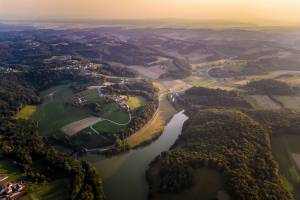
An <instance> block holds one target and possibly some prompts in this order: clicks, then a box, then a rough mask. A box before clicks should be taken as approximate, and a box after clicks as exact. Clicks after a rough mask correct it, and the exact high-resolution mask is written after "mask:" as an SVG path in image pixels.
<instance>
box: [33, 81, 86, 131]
mask: <svg viewBox="0 0 300 200" xmlns="http://www.w3.org/2000/svg"><path fill="white" fill-rule="evenodd" d="M41 95H42V97H43V99H44V102H43V103H42V104H40V105H38V106H37V110H36V112H35V113H34V114H33V116H32V118H33V119H35V120H36V121H38V125H39V129H40V131H41V133H42V134H45V135H51V134H53V133H56V132H59V131H60V129H61V128H62V127H63V126H65V125H67V124H69V123H72V122H75V121H78V120H81V119H84V118H86V117H90V116H91V112H90V111H89V110H87V109H84V108H81V107H75V106H73V105H72V104H71V102H72V97H73V95H74V94H73V92H72V90H71V89H70V88H69V86H68V85H61V86H57V87H53V88H51V89H49V90H46V91H44V92H42V94H41Z"/></svg>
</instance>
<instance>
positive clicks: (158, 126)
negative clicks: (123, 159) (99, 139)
mask: <svg viewBox="0 0 300 200" xmlns="http://www.w3.org/2000/svg"><path fill="white" fill-rule="evenodd" d="M175 113H176V110H175V109H174V107H173V106H172V105H171V104H170V102H169V101H168V99H167V94H162V95H161V96H160V99H159V106H158V109H157V111H156V112H155V113H154V115H153V117H152V119H151V120H150V121H149V122H148V123H147V124H146V125H145V126H144V127H143V128H142V129H140V130H139V131H137V132H136V133H135V134H133V135H131V136H130V137H128V138H127V139H126V142H127V144H128V145H129V147H130V148H135V147H137V146H139V145H140V144H143V143H145V142H147V141H151V140H153V138H156V137H158V136H159V135H160V134H161V132H162V131H163V129H164V127H165V126H166V124H167V123H168V121H169V120H170V118H171V117H172V116H173V115H174V114H175Z"/></svg>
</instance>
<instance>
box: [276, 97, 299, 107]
mask: <svg viewBox="0 0 300 200" xmlns="http://www.w3.org/2000/svg"><path fill="white" fill-rule="evenodd" d="M274 98H275V99H276V100H277V101H279V102H281V103H282V105H283V106H284V107H285V108H287V109H292V110H299V109H300V97H296V96H274Z"/></svg>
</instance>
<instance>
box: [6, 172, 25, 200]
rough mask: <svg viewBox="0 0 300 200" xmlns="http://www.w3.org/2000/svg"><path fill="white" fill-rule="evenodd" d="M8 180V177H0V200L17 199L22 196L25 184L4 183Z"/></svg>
mask: <svg viewBox="0 0 300 200" xmlns="http://www.w3.org/2000/svg"><path fill="white" fill-rule="evenodd" d="M8 178H9V177H8V176H0V200H10V199H17V198H20V197H21V196H23V195H24V194H25V183H24V182H23V181H16V182H11V181H8V182H5V180H7V179H8ZM2 182H3V183H2Z"/></svg>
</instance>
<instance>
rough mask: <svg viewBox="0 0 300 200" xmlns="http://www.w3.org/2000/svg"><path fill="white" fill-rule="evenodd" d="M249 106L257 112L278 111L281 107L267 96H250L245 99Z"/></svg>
mask: <svg viewBox="0 0 300 200" xmlns="http://www.w3.org/2000/svg"><path fill="white" fill-rule="evenodd" d="M245 99H246V101H248V102H249V103H250V104H251V106H252V107H253V108H255V109H258V110H279V109H281V106H280V105H279V104H278V103H276V102H274V101H273V100H272V99H271V98H270V97H269V96H267V95H251V96H246V97H245Z"/></svg>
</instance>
